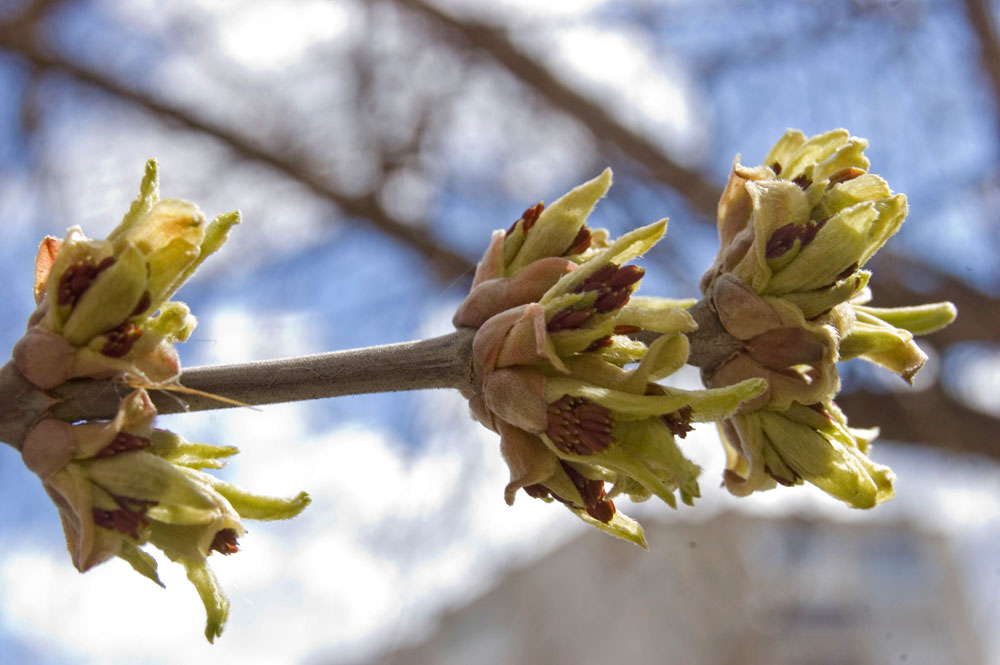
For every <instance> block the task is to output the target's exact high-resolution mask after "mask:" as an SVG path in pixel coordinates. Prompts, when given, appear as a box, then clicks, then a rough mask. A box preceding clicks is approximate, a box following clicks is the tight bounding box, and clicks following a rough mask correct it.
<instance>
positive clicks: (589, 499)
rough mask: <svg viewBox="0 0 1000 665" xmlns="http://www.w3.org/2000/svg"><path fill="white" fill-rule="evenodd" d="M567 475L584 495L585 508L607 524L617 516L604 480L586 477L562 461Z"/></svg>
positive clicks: (599, 520)
mask: <svg viewBox="0 0 1000 665" xmlns="http://www.w3.org/2000/svg"><path fill="white" fill-rule="evenodd" d="M561 464H562V467H563V469H564V470H565V471H566V475H568V476H569V478H570V480H572V481H573V485H574V486H575V487H576V489H577V491H578V492H580V496H581V497H583V509H584V510H586V511H587V514H588V515H590V516H591V517H593V518H594V519H595V520H597V521H598V522H603V523H605V524H607V523H608V522H610V521H611V518H613V517H614V516H615V504H614V503H613V502H612V501H610V500H608V496H607V494H606V493H605V491H604V481H603V480H593V479H590V478H587V477H585V476H584V475H583V474H582V473H580V472H579V471H577V470H576V469H574V468H573V467H572V466H571V465H569V464H567V463H566V462H562V463H561Z"/></svg>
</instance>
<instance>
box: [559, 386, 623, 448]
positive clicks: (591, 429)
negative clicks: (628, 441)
mask: <svg viewBox="0 0 1000 665" xmlns="http://www.w3.org/2000/svg"><path fill="white" fill-rule="evenodd" d="M547 416H548V427H547V429H546V434H548V436H549V439H550V440H551V441H552V443H553V444H554V445H555V446H556V448H558V449H559V450H561V451H563V452H565V453H574V454H576V455H592V454H594V453H599V452H601V451H603V450H605V449H607V447H608V446H610V445H611V444H612V443H614V440H615V439H614V437H613V436H612V435H611V427H612V425H613V424H614V421H613V420H612V418H611V412H610V411H608V409H606V408H605V407H603V406H601V405H600V404H595V403H594V402H591V401H590V400H588V399H584V398H583V397H573V396H571V395H563V396H562V397H560V398H559V399H558V400H556V401H555V402H553V403H552V404H549V407H548V411H547Z"/></svg>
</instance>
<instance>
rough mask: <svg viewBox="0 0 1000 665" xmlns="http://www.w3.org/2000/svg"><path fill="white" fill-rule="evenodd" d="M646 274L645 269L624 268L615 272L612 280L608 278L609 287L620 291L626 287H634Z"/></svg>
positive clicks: (636, 267) (635, 267)
mask: <svg viewBox="0 0 1000 665" xmlns="http://www.w3.org/2000/svg"><path fill="white" fill-rule="evenodd" d="M645 274H646V269H645V268H640V267H639V266H632V265H628V266H622V267H621V268H619V269H618V270H616V271H615V273H614V274H613V275H611V277H610V278H608V286H610V287H611V288H612V289H620V288H623V287H626V286H632V285H633V284H635V283H636V282H638V281H639V280H640V279H642V276H643V275H645Z"/></svg>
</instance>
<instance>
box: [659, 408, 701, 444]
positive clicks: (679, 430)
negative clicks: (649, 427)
mask: <svg viewBox="0 0 1000 665" xmlns="http://www.w3.org/2000/svg"><path fill="white" fill-rule="evenodd" d="M660 419H661V420H662V421H663V424H664V425H666V426H667V429H669V430H670V432H671V434H673V435H674V436H679V437H681V438H682V439H683V438H685V437H686V436H687V433H688V432H690V431H691V430H693V429H694V427H693V426H692V425H691V407H690V406H682V407H681V408H679V409H677V410H676V411H673V412H672V413H667V414H664V415H662V416H660Z"/></svg>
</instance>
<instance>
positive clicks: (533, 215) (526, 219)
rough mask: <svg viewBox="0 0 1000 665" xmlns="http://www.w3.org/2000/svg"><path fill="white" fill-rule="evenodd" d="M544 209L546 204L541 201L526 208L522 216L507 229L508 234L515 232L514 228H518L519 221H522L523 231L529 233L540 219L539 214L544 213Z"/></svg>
mask: <svg viewBox="0 0 1000 665" xmlns="http://www.w3.org/2000/svg"><path fill="white" fill-rule="evenodd" d="M543 210H545V204H544V203H541V202H539V203H536V204H535V205H533V206H531V207H530V208H528V209H527V210H525V211H524V212H523V213H521V218H520V219H518V220H517V221H516V222H514V223H513V224H511V225H510V228H509V229H507V235H508V236H509V235H510V234H511V233H513V232H514V229H516V228H517V222H521V223H522V225H523V233H525V234H527V233H528V231H530V230H531V227H532V226H534V225H535V222H537V221H538V216H539V215H541V214H542V211H543Z"/></svg>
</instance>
